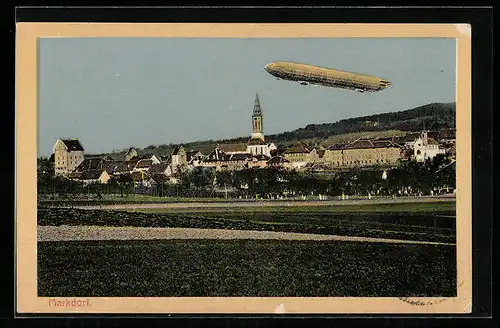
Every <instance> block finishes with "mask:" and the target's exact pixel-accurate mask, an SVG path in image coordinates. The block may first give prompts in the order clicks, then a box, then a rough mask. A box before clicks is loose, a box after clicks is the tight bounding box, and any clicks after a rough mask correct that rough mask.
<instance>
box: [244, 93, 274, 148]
mask: <svg viewBox="0 0 500 328" xmlns="http://www.w3.org/2000/svg"><path fill="white" fill-rule="evenodd" d="M272 150H276V146H275V145H274V144H273V143H270V144H267V143H266V142H265V138H264V117H263V115H262V109H261V107H260V101H259V95H258V94H256V95H255V103H254V106H253V114H252V134H251V137H250V140H248V144H247V153H250V154H252V155H254V156H255V155H265V156H267V157H271V151H272Z"/></svg>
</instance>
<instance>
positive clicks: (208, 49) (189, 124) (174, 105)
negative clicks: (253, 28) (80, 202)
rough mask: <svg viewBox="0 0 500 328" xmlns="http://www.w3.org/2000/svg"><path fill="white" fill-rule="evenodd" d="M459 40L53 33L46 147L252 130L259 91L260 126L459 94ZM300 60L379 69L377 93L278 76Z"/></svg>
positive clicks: (45, 90)
mask: <svg viewBox="0 0 500 328" xmlns="http://www.w3.org/2000/svg"><path fill="white" fill-rule="evenodd" d="M455 51H456V46H455V39H444V38H389V39H388V38H376V39H367V38H349V39H347V38H337V39H334V38H331V39H330V38H296V39H295V38H294V39H219V38H209V39H205V38H182V39H178V38H50V39H42V40H41V41H40V58H39V63H40V67H39V74H40V77H39V81H40V83H39V108H38V113H39V131H38V132H39V141H38V143H39V144H38V155H39V156H40V155H41V156H49V155H50V153H51V152H52V146H53V145H54V143H55V141H56V140H57V138H71V137H73V138H78V139H80V141H81V142H82V144H83V146H84V148H85V151H86V153H100V152H108V151H113V150H117V149H123V148H128V147H131V146H134V147H141V148H142V147H145V146H148V145H152V144H168V143H183V142H189V141H196V140H207V139H219V138H232V137H239V136H247V135H248V136H249V135H250V132H251V115H252V110H253V104H254V99H255V93H256V92H258V93H259V98H260V101H261V105H262V110H263V114H264V133H265V134H273V133H280V132H284V131H290V130H293V129H296V128H299V127H303V126H305V125H307V124H311V123H326V122H335V121H338V120H341V119H345V118H350V117H356V116H364V115H371V114H377V113H382V112H394V111H400V110H405V109H409V108H413V107H416V106H420V105H424V104H427V103H431V102H452V101H455V77H456V72H455V68H456V54H455ZM273 61H295V62H301V63H307V64H312V65H319V66H325V67H330V68H336V69H341V70H347V71H353V72H358V73H364V74H369V75H375V76H378V77H381V78H384V79H387V80H389V81H391V82H392V83H393V85H392V86H391V87H390V88H389V89H386V90H383V91H381V92H377V93H359V92H355V91H350V90H343V89H334V88H327V87H319V86H318V87H314V86H302V85H300V84H298V83H293V82H288V81H282V80H276V78H274V77H273V76H271V75H269V74H268V73H267V72H266V71H265V70H264V66H265V65H266V64H268V63H270V62H273Z"/></svg>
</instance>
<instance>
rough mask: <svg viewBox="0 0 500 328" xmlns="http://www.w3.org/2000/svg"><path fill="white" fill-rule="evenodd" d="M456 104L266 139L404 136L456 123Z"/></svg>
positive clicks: (203, 144)
mask: <svg viewBox="0 0 500 328" xmlns="http://www.w3.org/2000/svg"><path fill="white" fill-rule="evenodd" d="M455 112H456V104H455V103H454V102H453V103H431V104H427V105H424V106H419V107H416V108H412V109H408V110H404V111H399V112H392V113H382V114H376V115H369V116H362V117H355V118H349V119H344V120H340V121H338V122H335V123H323V124H309V125H307V126H305V127H304V128H299V129H296V130H293V131H290V132H283V133H279V134H274V135H266V141H267V142H274V143H276V144H279V145H289V144H291V143H293V142H295V141H302V142H305V143H307V144H318V143H321V144H322V145H323V146H329V144H332V143H335V142H340V141H345V140H351V139H353V138H356V137H357V136H370V137H375V136H379V137H384V136H394V135H396V136H401V135H405V134H406V133H407V132H410V131H421V130H422V129H423V127H424V126H425V128H426V129H428V130H437V129H441V128H454V127H455ZM248 138H249V136H242V137H238V138H233V139H224V140H206V141H194V142H187V143H184V144H183V146H184V148H185V149H186V150H187V151H189V150H192V149H194V150H199V151H201V152H202V153H204V154H207V153H209V152H210V151H212V150H213V149H214V147H215V146H216V145H217V144H218V143H246V142H247V141H248ZM174 146H175V145H174V144H166V145H158V146H156V145H151V146H148V147H146V148H144V149H138V148H136V150H137V152H138V153H139V155H142V154H155V155H156V156H164V155H169V154H170V153H171V152H172V150H173V149H174ZM125 152H126V150H122V151H115V152H112V153H106V154H99V155H95V156H106V155H109V156H111V157H112V158H115V159H123V158H124V156H125Z"/></svg>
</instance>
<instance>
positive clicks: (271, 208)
mask: <svg viewBox="0 0 500 328" xmlns="http://www.w3.org/2000/svg"><path fill="white" fill-rule="evenodd" d="M281 203H283V202H281ZM298 205H300V203H299V204H298ZM208 210H210V208H208V207H196V208H192V207H185V208H178V207H176V208H172V207H170V208H168V207H164V208H134V209H127V210H126V211H127V212H139V213H173V212H207V211H208ZM213 210H214V211H217V212H231V213H238V212H252V213H262V212H268V213H278V212H287V213H296V212H300V213H318V212H320V213H359V214H362V213H368V214H371V213H430V214H433V213H435V214H439V213H446V214H449V215H453V216H454V215H455V211H456V202H452V201H434V202H418V203H417V202H408V203H399V202H398V203H381V204H377V203H371V204H355V203H340V202H339V203H338V204H332V205H305V206H295V205H292V206H285V205H280V202H270V203H269V204H267V205H266V206H249V207H247V206H239V207H229V206H227V207H223V206H221V207H217V209H216V210H215V209H213Z"/></svg>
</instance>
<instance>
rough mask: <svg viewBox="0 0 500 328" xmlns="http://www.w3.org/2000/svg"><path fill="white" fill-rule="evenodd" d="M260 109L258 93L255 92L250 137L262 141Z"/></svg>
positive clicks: (262, 131)
mask: <svg viewBox="0 0 500 328" xmlns="http://www.w3.org/2000/svg"><path fill="white" fill-rule="evenodd" d="M262 124H263V118H262V110H261V108H260V102H259V94H255V103H254V105H253V115H252V139H261V140H262V141H264V129H263V125H262Z"/></svg>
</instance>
